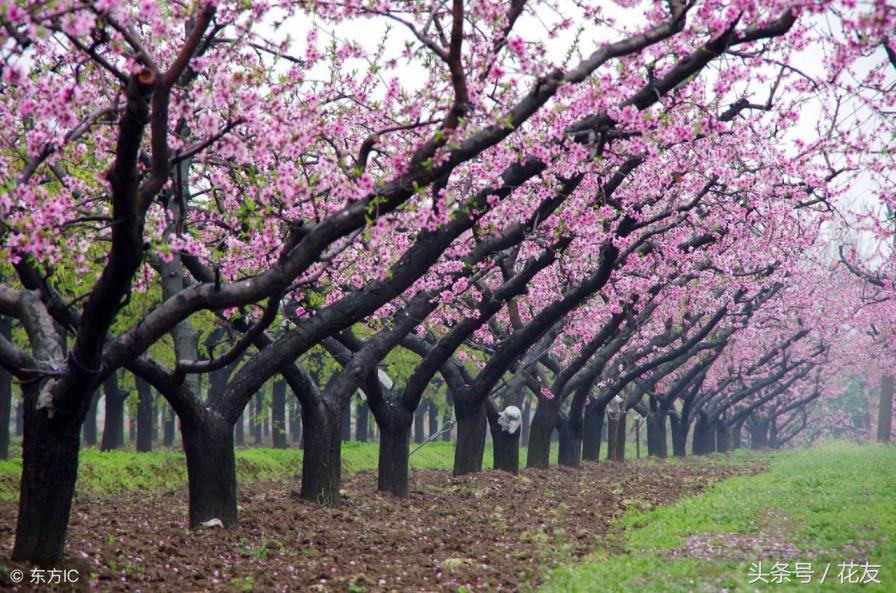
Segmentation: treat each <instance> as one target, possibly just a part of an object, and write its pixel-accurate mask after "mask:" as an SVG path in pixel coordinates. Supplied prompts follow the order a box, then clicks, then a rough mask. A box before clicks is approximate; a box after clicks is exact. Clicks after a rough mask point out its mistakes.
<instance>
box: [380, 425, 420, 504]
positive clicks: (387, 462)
mask: <svg viewBox="0 0 896 593" xmlns="http://www.w3.org/2000/svg"><path fill="white" fill-rule="evenodd" d="M407 416H408V417H407V418H406V419H404V421H403V422H402V421H401V419H398V421H396V422H394V423H392V422H390V423H380V424H379V427H380V454H379V464H378V466H377V489H379V490H380V491H383V492H391V493H392V494H394V495H395V496H398V497H399V498H404V497H405V496H407V495H408V456H409V455H410V443H409V441H410V430H411V418H412V416H411V414H409V413H408V414H407ZM402 425H404V427H403V428H402Z"/></svg>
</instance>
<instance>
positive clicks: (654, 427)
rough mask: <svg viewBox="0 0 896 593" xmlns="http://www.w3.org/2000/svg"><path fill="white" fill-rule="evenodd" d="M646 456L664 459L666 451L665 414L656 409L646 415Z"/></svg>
mask: <svg viewBox="0 0 896 593" xmlns="http://www.w3.org/2000/svg"><path fill="white" fill-rule="evenodd" d="M647 454H648V455H649V456H651V457H659V458H661V459H664V458H665V457H667V456H668V454H669V453H668V451H667V450H666V412H665V411H664V410H662V409H660V408H657V409H655V410H653V411H652V412H650V414H648V415H647Z"/></svg>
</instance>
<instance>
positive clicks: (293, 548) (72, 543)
mask: <svg viewBox="0 0 896 593" xmlns="http://www.w3.org/2000/svg"><path fill="white" fill-rule="evenodd" d="M757 470H758V467H752V468H750V467H739V468H735V467H731V466H726V465H722V464H717V463H710V462H705V461H699V462H698V461H690V462H684V463H662V462H647V461H643V462H636V463H626V464H624V465H622V464H612V463H603V462H602V463H600V464H599V465H594V464H586V465H585V467H584V468H583V469H582V470H579V471H573V470H568V469H564V468H559V467H552V468H551V469H550V470H548V471H539V470H526V471H524V472H523V473H522V474H521V475H519V476H516V477H513V476H510V475H508V474H505V473H501V472H494V471H492V472H484V473H481V474H478V475H475V476H469V477H463V478H452V477H451V476H450V474H449V473H447V472H443V471H435V470H422V471H414V472H412V478H411V489H410V490H411V492H410V496H409V497H408V498H407V499H404V500H400V499H396V498H394V497H392V496H390V495H385V494H380V493H377V492H376V475H375V474H373V473H370V472H363V473H360V474H356V475H351V476H346V477H345V478H344V491H343V496H342V500H341V502H340V505H339V507H338V508H323V507H320V506H317V505H314V504H310V503H307V502H303V501H300V500H299V499H298V498H297V496H296V491H295V488H296V484H295V483H289V484H287V483H270V482H262V483H255V484H243V485H241V487H240V498H239V503H240V522H239V526H238V527H237V528H236V529H233V530H225V529H220V528H208V529H201V530H196V531H189V530H187V529H185V528H184V526H185V523H186V514H187V509H186V491H185V490H184V491H176V492H168V493H154V494H129V495H126V496H121V497H113V498H110V497H103V498H98V497H94V496H84V495H82V496H79V498H78V499H77V501H76V503H75V506H74V509H73V513H72V521H71V527H70V530H69V537H68V545H67V560H66V563H65V567H67V568H73V569H76V570H78V574H79V583H78V584H77V585H75V586H72V585H56V586H47V585H43V584H42V585H39V586H32V585H19V586H18V588H14V589H13V590H17V591H30V590H32V589H34V590H40V591H134V592H136V591H142V592H148V591H165V592H178V593H180V592H191V591H225V592H230V591H235V592H239V591H263V592H273V591H301V592H305V591H310V592H314V591H320V592H337V591H338V592H347V593H358V592H361V591H368V592H393V591H396V592H405V591H433V592H435V591H439V592H451V593H457V592H458V591H464V590H465V589H464V587H465V588H466V591H469V592H470V593H478V592H482V591H520V590H524V591H525V590H530V589H533V588H534V587H535V586H536V585H537V583H538V582H539V581H540V580H541V578H543V576H544V575H545V574H546V573H547V572H548V571H549V570H550V569H551V568H553V567H555V566H557V565H559V564H561V563H564V562H570V561H574V560H575V559H577V558H579V557H581V556H583V555H585V554H587V553H588V552H590V551H593V550H595V549H596V548H597V547H599V546H601V545H607V540H606V537H607V535H608V530H609V525H610V522H611V521H612V520H613V519H614V518H616V517H618V516H619V515H620V514H621V513H622V512H624V511H625V510H626V509H627V508H629V507H633V506H634V507H637V508H652V507H654V506H656V505H660V504H667V503H669V502H671V501H673V500H675V499H676V498H679V497H681V496H685V495H693V494H695V493H697V492H699V491H700V490H702V489H704V488H705V487H706V486H708V485H709V484H711V483H713V482H716V481H718V480H721V479H724V478H726V477H729V476H731V475H735V474H738V473H746V472H753V471H757ZM15 511H16V509H15V506H14V505H13V504H10V503H5V504H2V505H0V542H2V544H3V549H2V550H0V557H2V558H9V555H10V552H11V548H12V541H13V530H14V526H15ZM0 564H7V570H4V571H2V572H3V573H4V574H2V575H0V578H2V579H4V580H3V581H0V588H3V587H9V586H10V582H9V580H8V576H7V575H8V574H9V570H12V569H15V568H19V569H21V570H23V571H24V575H25V579H24V581H25V582H28V581H29V580H30V575H31V572H30V570H31V569H30V568H29V567H27V566H24V565H18V564H15V563H13V564H10V563H9V562H0ZM46 576H47V577H49V575H46Z"/></svg>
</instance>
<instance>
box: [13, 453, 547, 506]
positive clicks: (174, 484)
mask: <svg viewBox="0 0 896 593" xmlns="http://www.w3.org/2000/svg"><path fill="white" fill-rule="evenodd" d="M417 446H418V445H415V444H412V445H411V451H412V452H413V454H412V455H411V458H410V465H411V468H412V469H423V468H427V469H445V470H450V469H451V468H452V467H453V464H454V444H453V443H448V442H443V441H436V442H431V443H427V444H426V445H424V446H423V447H421V448H420V449H419V450H417V451H414V450H415V449H416V447H417ZM378 453H379V448H378V446H377V445H376V444H375V443H359V442H346V443H343V444H342V468H343V470H344V471H346V472H359V471H364V470H375V469H376V467H377V456H378ZM551 454H552V458H553V461H554V463H556V462H557V447H556V445H555V446H554V447H552V451H551ZM520 459H521V463H523V464H524V463H525V459H526V450H525V449H523V450H522V451H521V452H520ZM236 460H237V461H236V463H237V480H238V481H240V482H251V481H258V480H284V479H291V478H294V477H295V476H297V475H298V474H299V472H300V471H301V467H302V451H301V450H299V449H268V448H240V449H237V451H236ZM483 461H484V465H485V467H487V468H490V467H491V465H492V452H491V444H490V443H489V444H487V445H486V451H485V456H484V459H483ZM21 472H22V461H21V459H20V458H12V459H8V460H5V461H0V502H9V501H15V500H17V499H18V485H19V476H20V475H21ZM186 483H187V471H186V464H185V461H184V455H183V453H182V452H180V451H173V450H159V451H153V452H151V453H137V452H135V451H108V452H105V453H104V452H101V451H99V450H97V449H94V448H90V449H82V450H81V453H80V456H79V462H78V486H77V488H78V491H79V492H84V491H91V492H94V493H97V494H104V495H110V494H118V493H122V492H136V491H153V490H160V489H164V490H173V489H177V488H181V487H183V486H184V485H185V484H186Z"/></svg>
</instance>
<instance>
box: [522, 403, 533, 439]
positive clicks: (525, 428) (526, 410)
mask: <svg viewBox="0 0 896 593" xmlns="http://www.w3.org/2000/svg"><path fill="white" fill-rule="evenodd" d="M531 423H532V404H531V402H529V398H526V401H525V402H524V403H523V423H522V424H521V425H520V445H521V446H523V447H528V446H529V425H530V424H531Z"/></svg>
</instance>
